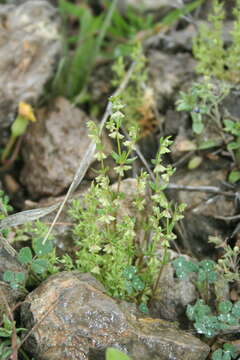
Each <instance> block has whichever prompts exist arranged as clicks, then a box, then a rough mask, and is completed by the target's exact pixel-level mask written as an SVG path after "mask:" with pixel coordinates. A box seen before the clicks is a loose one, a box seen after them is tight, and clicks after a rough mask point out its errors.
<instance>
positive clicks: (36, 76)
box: [0, 0, 62, 130]
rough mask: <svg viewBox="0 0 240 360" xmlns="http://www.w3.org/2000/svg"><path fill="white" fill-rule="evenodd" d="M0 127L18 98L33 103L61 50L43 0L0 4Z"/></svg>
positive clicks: (8, 120)
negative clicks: (15, 4) (16, 4)
mask: <svg viewBox="0 0 240 360" xmlns="http://www.w3.org/2000/svg"><path fill="white" fill-rule="evenodd" d="M0 21H1V27H0V32H1V41H0V57H1V64H0V107H1V111H0V130H2V129H3V128H6V127H7V126H9V125H10V124H11V123H12V121H13V120H14V118H15V116H16V110H17V106H18V103H19V102H20V101H26V102H30V103H32V104H35V103H36V101H37V100H38V99H39V96H40V95H41V94H42V92H43V87H44V85H45V84H46V82H47V81H48V80H49V79H50V77H51V76H52V74H53V69H54V65H55V64H56V60H57V58H58V57H59V55H60V53H61V48H62V46H61V39H60V35H59V26H60V23H59V17H58V15H57V12H56V9H54V8H53V7H52V6H51V5H50V4H49V3H48V2H47V1H44V0H34V1H27V2H25V3H23V4H20V5H19V2H18V6H14V5H0Z"/></svg>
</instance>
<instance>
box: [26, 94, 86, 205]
mask: <svg viewBox="0 0 240 360" xmlns="http://www.w3.org/2000/svg"><path fill="white" fill-rule="evenodd" d="M37 118H38V121H37V122H36V123H34V124H31V126H30V127H29V129H28V132H27V134H26V138H25V142H24V144H23V157H24V161H25V166H24V168H23V171H22V174H21V181H22V183H23V184H25V185H26V186H27V189H28V191H29V193H30V194H31V195H32V197H33V198H37V197H39V196H46V195H53V196H54V195H58V194H60V193H61V192H63V191H64V190H65V189H66V187H67V186H69V184H70V183H71V182H72V180H73V176H74V174H75V171H76V170H77V167H78V166H79V163H80V161H81V159H82V157H83V156H84V153H85V151H86V148H87V146H88V145H89V142H90V139H89V137H88V130H87V124H86V123H87V121H88V120H89V118H88V117H87V116H86V115H85V113H84V112H83V111H81V110H79V109H77V108H74V107H73V106H72V105H71V104H70V103H69V102H68V101H67V100H65V99H63V98H58V99H56V101H55V103H54V105H53V108H52V109H51V110H49V111H48V110H46V109H43V110H42V111H39V113H38V114H37ZM40 154H41V155H40ZM39 155H40V156H39Z"/></svg>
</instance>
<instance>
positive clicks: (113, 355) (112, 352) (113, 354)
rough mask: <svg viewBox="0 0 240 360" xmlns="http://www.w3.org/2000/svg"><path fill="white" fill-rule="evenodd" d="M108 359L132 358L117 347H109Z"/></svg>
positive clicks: (126, 359)
mask: <svg viewBox="0 0 240 360" xmlns="http://www.w3.org/2000/svg"><path fill="white" fill-rule="evenodd" d="M106 360H131V358H130V357H129V356H128V355H126V354H124V353H123V352H121V351H119V350H117V349H114V348H108V349H107V351H106Z"/></svg>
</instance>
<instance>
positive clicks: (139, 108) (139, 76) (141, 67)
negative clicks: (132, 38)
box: [112, 43, 153, 132]
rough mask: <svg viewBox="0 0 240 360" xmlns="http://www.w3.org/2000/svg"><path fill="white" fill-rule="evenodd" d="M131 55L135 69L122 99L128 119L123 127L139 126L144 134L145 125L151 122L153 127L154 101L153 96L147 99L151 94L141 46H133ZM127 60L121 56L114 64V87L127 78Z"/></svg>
mask: <svg viewBox="0 0 240 360" xmlns="http://www.w3.org/2000/svg"><path fill="white" fill-rule="evenodd" d="M129 54H130V58H131V60H132V61H133V62H135V67H134V70H133V72H132V74H131V82H130V83H129V85H128V86H127V88H126V89H125V91H124V92H123V93H122V95H121V97H120V99H121V101H122V103H123V104H125V107H124V108H123V109H122V112H123V113H124V115H125V119H127V121H125V120H124V121H123V126H124V127H125V128H126V129H128V128H129V126H134V125H135V124H138V126H139V128H140V132H142V130H143V129H142V126H143V125H144V123H147V122H149V125H151V124H150V122H151V121H152V117H153V114H152V112H151V106H152V103H153V99H152V96H150V97H149V96H148V98H146V96H147V94H148V92H149V91H148V90H147V89H148V88H147V82H148V74H147V64H146V58H145V56H144V53H143V49H142V47H141V44H140V43H136V44H134V45H132V47H131V51H130V52H129ZM125 60H126V58H125V57H123V56H119V57H118V58H117V59H116V61H115V62H114V65H113V67H112V69H113V72H114V78H113V80H112V84H113V85H114V86H119V85H120V84H121V82H122V81H123V79H124V77H125V76H126V72H127V67H126V64H125ZM146 125H147V124H146Z"/></svg>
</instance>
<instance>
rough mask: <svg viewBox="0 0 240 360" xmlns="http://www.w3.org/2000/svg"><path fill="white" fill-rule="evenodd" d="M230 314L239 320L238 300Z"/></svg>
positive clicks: (239, 306)
mask: <svg viewBox="0 0 240 360" xmlns="http://www.w3.org/2000/svg"><path fill="white" fill-rule="evenodd" d="M232 314H233V315H234V316H236V317H237V318H240V300H239V301H237V302H236V303H235V304H234V305H233V308H232Z"/></svg>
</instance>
